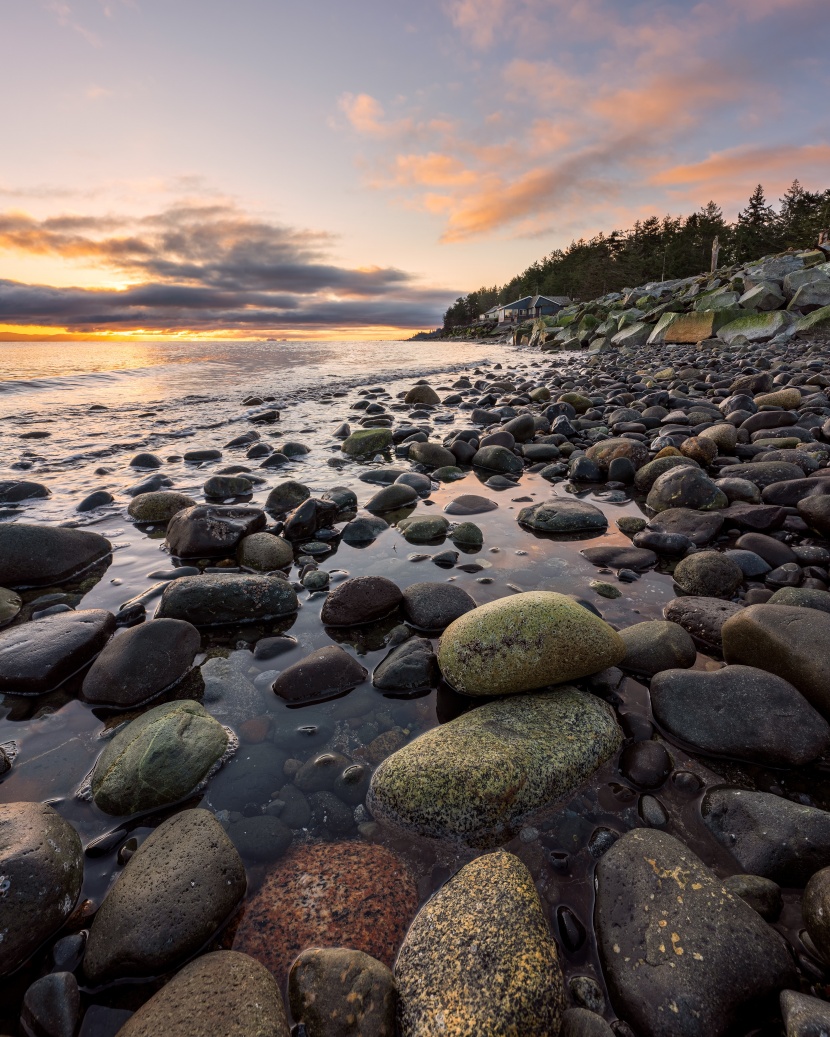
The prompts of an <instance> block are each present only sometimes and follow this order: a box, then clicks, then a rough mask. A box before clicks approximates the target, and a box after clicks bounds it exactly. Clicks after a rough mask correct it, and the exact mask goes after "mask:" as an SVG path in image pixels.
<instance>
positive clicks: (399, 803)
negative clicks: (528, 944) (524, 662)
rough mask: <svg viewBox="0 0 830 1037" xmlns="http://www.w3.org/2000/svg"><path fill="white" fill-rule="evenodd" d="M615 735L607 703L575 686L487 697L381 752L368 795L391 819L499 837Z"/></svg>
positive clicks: (580, 774)
mask: <svg viewBox="0 0 830 1037" xmlns="http://www.w3.org/2000/svg"><path fill="white" fill-rule="evenodd" d="M565 732H567V734H565ZM621 741H622V732H621V731H620V729H619V727H618V726H617V723H616V721H615V719H614V715H613V712H612V710H611V708H610V707H609V706H608V705H606V703H604V702H602V701H601V700H600V699H598V698H596V697H594V696H593V695H589V694H587V693H586V692H582V691H577V690H576V689H575V688H569V687H565V688H559V689H557V690H556V691H555V692H551V693H538V694H534V695H521V696H515V697H511V698H507V699H503V700H500V701H498V702H490V703H487V704H486V705H483V706H480V707H479V708H478V709H474V710H472V711H471V712H469V713H464V714H462V715H461V716H460V717H456V719H454V720H450V721H449V722H448V723H446V724H442V725H441V727H437V728H433V729H432V730H431V731H427V732H426V734H423V735H420V737H418V738H416V739H415V740H414V741H412V742H410V743H409V744H408V745H405V746H404V747H403V748H402V749H398V751H397V752H395V753H393V754H392V755H391V756H389V757H387V758H386V759H385V760H384V761H383V762H382V763H381V764H380V766H379V767H378V769H377V770H376V771H375V773H374V774H373V775H372V781H371V785H370V788H369V795H368V797H367V805H368V807H369V809H370V811H371V812H372V814H373V815H374V816H375V817H376V818H377V819H378V820H379V821H381V822H383V823H384V824H388V825H390V826H391V827H393V828H394V829H399V830H403V831H406V832H410V833H411V832H414V833H417V834H420V835H426V836H433V837H439V838H448V839H454V840H462V841H464V842H467V843H469V844H471V845H488V844H489V845H492V843H493V842H494V841H496V842H497V841H502V842H504V841H506V840H507V839H508V838H509V837H510V835H511V834H512V832H513V830H514V829H515V828H516V826H517V824H518V823H519V822H520V820H521V818H523V817H524V816H525V815H526V814H528V813H530V812H531V811H533V810H535V809H537V808H538V807H541V806H543V805H545V804H547V803H550V802H552V801H555V800H557V799H560V798H562V797H563V796H565V795H568V794H569V793H570V792H572V791H573V789H575V788H576V787H577V786H578V785H580V784H581V783H582V782H583V781H585V780H586V779H587V778H588V777H590V775H591V774H593V772H594V771H595V770H596V769H597V768H598V767H599V766H600V765H601V764H602V763H604V762H605V760H607V759H608V757H609V756H611V755H612V754H613V753H614V751H615V750H616V749H617V747H618V746H619V745H620V742H621Z"/></svg>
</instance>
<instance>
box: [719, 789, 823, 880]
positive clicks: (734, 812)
mask: <svg viewBox="0 0 830 1037" xmlns="http://www.w3.org/2000/svg"><path fill="white" fill-rule="evenodd" d="M701 811H702V813H703V823H704V824H705V825H706V827H707V828H708V829H709V831H710V832H711V833H712V835H713V836H714V837H715V838H716V839H717V840H718V842H719V843H720V844H721V845H722V846H723V847H724V848H725V849H726V850H728V851H729V853H730V854H731V855H732V856H733V857H734V858H735V860H736V861H737V862H738V864H739V865H740V866H741V868H743V870H744V871H746V872H749V873H750V874H752V875H763V876H764V878H768V879H772V880H773V881H774V882H777V883H778V884H779V885H781V886H803V885H804V884H805V883H806V882H807V880H808V879H809V878H810V876H811V875H812V874H814V873H815V872H816V871H818V869H819V868H824V867H827V865H830V813H828V812H827V811H825V810H819V809H817V808H816V807H808V806H804V805H803V804H802V803H794V802H793V801H792V800H789V799H783V798H782V797H781V796H773V795H771V794H770V793H768V792H751V791H747V790H746V789H734V788H725V787H720V788H714V789H709V790H708V791H707V793H706V795H705V796H704V797H703V803H702V804H701Z"/></svg>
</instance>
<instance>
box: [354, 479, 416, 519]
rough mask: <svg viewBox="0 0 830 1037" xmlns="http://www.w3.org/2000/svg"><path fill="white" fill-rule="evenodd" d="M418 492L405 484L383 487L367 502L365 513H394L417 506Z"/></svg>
mask: <svg viewBox="0 0 830 1037" xmlns="http://www.w3.org/2000/svg"><path fill="white" fill-rule="evenodd" d="M418 500H419V497H418V492H417V491H416V490H414V489H413V488H412V487H411V486H407V485H406V484H405V483H398V482H396V483H392V485H391V486H384V487H383V489H382V490H378V492H377V493H376V494H375V495H374V496H373V497H372V498H371V499H370V500H369V502H368V503H367V505H366V510H367V511H381V512H383V511H396V510H397V509H398V508H406V507H409V506H410V505H412V504H417V502H418Z"/></svg>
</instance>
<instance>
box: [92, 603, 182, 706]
mask: <svg viewBox="0 0 830 1037" xmlns="http://www.w3.org/2000/svg"><path fill="white" fill-rule="evenodd" d="M201 643H202V639H201V637H200V635H199V631H198V630H197V629H196V627H194V626H193V625H192V624H191V623H187V622H185V621H184V620H181V619H153V620H151V621H150V622H149V623H143V624H142V625H141V626H137V627H132V628H131V629H129V630H125V631H124V633H122V634H119V635H118V636H117V637H114V638H112V640H111V641H110V642H109V643H108V644H107V645H106V647H105V648H104V650H103V651H102V652H101V654H100V655H99V656H98V658H97V659H96V660H95V662H94V663H93V664H92V666H91V668H90V670H89V672H88V673H87V675H86V677H84V683H83V689H82V693H83V696H84V698H85V699H86V700H87V702H94V703H96V704H100V705H109V706H117V707H119V708H122V709H126V708H128V707H130V706H137V705H139V704H140V703H142V702H147V701H149V700H150V699H152V698H154V697H155V696H156V695H160V694H161V692H162V691H164V690H165V689H166V688H169V687H170V686H171V685H172V684H175V683H176V682H177V681H179V680H181V678H182V677H183V676H184V675H185V674H186V673H187V672H188V670H189V669H190V667H191V666H192V665H193V660H194V659H195V657H196V653H197V652H198V651H199V649H200V647H201Z"/></svg>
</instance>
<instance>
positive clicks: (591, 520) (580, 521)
mask: <svg viewBox="0 0 830 1037" xmlns="http://www.w3.org/2000/svg"><path fill="white" fill-rule="evenodd" d="M519 524H520V525H522V526H527V527H528V528H530V529H533V530H536V531H537V532H541V533H563V534H564V533H596V534H599V533H601V532H603V531H604V530H605V529H607V528H608V520H607V519H606V517H605V515H604V514H603V512H601V511H600V510H599V508H596V507H594V505H593V504H589V503H588V502H587V501H581V500H572V499H570V498H568V497H552V498H551V499H550V500H548V501H545V502H544V503H542V504H533V505H531V506H530V507H527V508H522V510H521V511H520V512H519Z"/></svg>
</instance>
